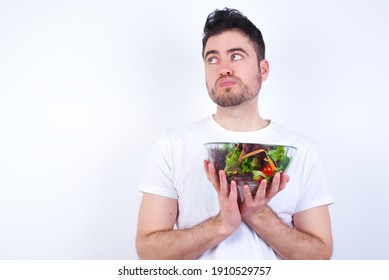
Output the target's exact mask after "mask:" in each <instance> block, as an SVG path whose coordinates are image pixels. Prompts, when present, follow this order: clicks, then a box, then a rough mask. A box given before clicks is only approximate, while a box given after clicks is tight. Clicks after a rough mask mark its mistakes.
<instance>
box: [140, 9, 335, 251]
mask: <svg viewBox="0 0 389 280" xmlns="http://www.w3.org/2000/svg"><path fill="white" fill-rule="evenodd" d="M203 58H204V65H205V76H206V83H207V88H208V93H209V96H210V98H211V99H212V100H213V101H214V102H215V103H216V104H217V109H216V113H215V114H214V115H213V116H211V117H208V118H206V119H204V120H201V121H198V122H195V123H193V124H189V125H186V126H182V127H179V128H176V129H172V130H170V131H167V132H166V133H164V134H163V135H162V136H161V137H160V139H159V140H158V141H157V144H156V145H155V147H154V149H153V151H152V156H151V159H150V162H149V164H148V166H147V168H146V172H145V176H144V177H143V179H142V181H141V184H140V186H139V190H140V191H142V192H143V198H142V202H141V206H140V210H139V220H138V232H137V240H136V245H137V252H138V256H139V258H140V259H281V258H282V259H329V258H330V257H331V255H332V233H331V222H330V215H329V210H328V205H329V204H331V203H333V199H332V197H331V195H330V193H329V191H328V188H327V185H326V178H325V176H324V171H323V166H322V164H321V159H320V155H319V153H318V151H317V148H316V146H315V144H314V143H313V142H312V141H311V140H309V139H308V138H306V137H304V136H302V135H300V134H298V133H295V132H292V131H290V130H288V129H286V128H284V127H282V126H281V125H278V124H277V123H275V122H274V121H270V120H266V119H263V118H262V117H261V116H260V114H259V112H258V93H259V90H260V88H261V84H262V81H265V80H266V78H267V76H268V74H269V63H268V61H267V60H266V59H265V45H264V42H263V39H262V35H261V32H260V31H259V30H258V29H257V28H256V27H255V26H254V25H253V24H252V23H251V21H249V20H248V19H247V18H246V17H245V16H243V15H242V14H241V13H240V12H238V11H237V10H233V9H227V8H226V9H224V10H216V11H214V12H213V13H212V14H210V15H209V16H208V18H207V21H206V24H205V27H204V37H203ZM215 141H218V142H222V141H224V142H251V143H252V142H256V143H269V144H282V145H291V146H295V147H297V148H298V151H297V154H296V156H295V158H294V159H293V163H292V166H291V167H290V169H289V171H288V174H289V175H290V176H289V175H288V174H286V173H278V174H276V175H275V177H274V179H273V181H272V184H271V186H270V188H269V189H266V180H262V182H261V184H260V186H259V188H258V191H257V193H256V194H255V195H251V193H250V191H249V189H248V186H244V187H243V197H244V200H243V202H242V203H239V204H238V200H237V197H238V194H237V186H236V183H235V182H233V181H232V182H231V184H230V186H228V185H227V180H226V175H225V174H224V172H223V171H220V173H219V175H220V179H219V177H218V176H217V174H216V171H215V167H214V166H213V165H212V164H211V163H210V162H208V161H206V160H204V158H205V154H204V147H203V144H204V143H207V142H215ZM201 161H203V165H201V163H200V162H201ZM212 186H213V187H212Z"/></svg>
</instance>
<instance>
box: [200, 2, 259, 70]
mask: <svg viewBox="0 0 389 280" xmlns="http://www.w3.org/2000/svg"><path fill="white" fill-rule="evenodd" d="M232 29H237V30H239V31H240V32H242V33H243V34H245V35H246V36H247V37H249V38H250V41H251V43H252V44H253V47H254V49H255V52H256V54H257V58H258V63H259V62H260V61H261V60H263V59H264V58H265V42H264V41H263V37H262V33H261V31H260V30H259V29H258V28H257V27H256V26H255V25H254V24H253V23H252V22H251V21H250V20H249V19H248V18H247V17H246V16H244V15H243V14H242V13H240V12H239V11H237V10H235V9H229V8H224V9H223V10H215V11H214V12H213V13H211V14H210V15H209V16H208V18H207V20H206V22H205V26H204V36H203V52H202V54H203V57H204V50H205V46H206V44H207V42H208V39H209V38H210V37H212V36H215V35H219V34H221V33H223V32H225V31H228V30H232Z"/></svg>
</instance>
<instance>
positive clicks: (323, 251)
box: [246, 207, 332, 259]
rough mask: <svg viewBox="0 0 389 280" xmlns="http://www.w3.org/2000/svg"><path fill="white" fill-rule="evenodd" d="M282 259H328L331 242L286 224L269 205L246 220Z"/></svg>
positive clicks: (330, 252) (330, 251)
mask: <svg viewBox="0 0 389 280" xmlns="http://www.w3.org/2000/svg"><path fill="white" fill-rule="evenodd" d="M246 223H248V224H249V226H250V227H251V228H253V229H254V230H255V232H256V233H257V234H258V235H259V236H260V237H261V238H262V239H263V240H265V241H266V242H267V243H268V244H269V245H270V246H271V247H272V248H273V249H274V250H275V251H276V252H277V253H278V254H279V255H280V256H281V257H282V258H283V259H329V258H330V257H331V254H332V244H326V243H325V242H323V240H321V239H320V238H318V237H316V236H314V235H312V234H309V233H305V232H302V231H299V230H296V229H295V228H290V227H289V226H288V225H286V224H285V223H284V222H283V221H282V220H281V219H280V218H279V217H278V216H277V214H275V213H274V212H273V211H272V210H271V209H270V208H269V207H267V208H266V209H265V210H264V212H263V213H261V214H259V215H256V216H253V217H252V218H251V219H248V220H246Z"/></svg>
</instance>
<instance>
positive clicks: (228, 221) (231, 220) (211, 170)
mask: <svg viewBox="0 0 389 280" xmlns="http://www.w3.org/2000/svg"><path fill="white" fill-rule="evenodd" d="M203 164H204V170H205V173H206V174H207V177H208V180H209V181H210V182H211V183H212V185H213V187H214V188H215V190H216V192H217V195H218V198H219V204H220V213H219V214H218V216H217V217H216V219H218V220H219V221H220V222H221V225H222V228H223V230H224V231H225V233H226V234H228V235H230V234H232V233H233V232H234V231H235V230H236V229H237V228H238V227H239V225H240V223H241V220H242V218H241V215H240V212H239V206H238V188H237V185H236V182H235V181H232V182H231V185H230V187H228V183H227V177H226V174H225V173H224V171H223V170H220V171H219V176H218V175H217V173H216V169H215V166H214V165H213V164H212V163H210V162H209V161H207V160H204V162H203Z"/></svg>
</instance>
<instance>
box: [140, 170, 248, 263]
mask: <svg viewBox="0 0 389 280" xmlns="http://www.w3.org/2000/svg"><path fill="white" fill-rule="evenodd" d="M204 167H205V168H208V166H207V165H206V164H205V165H204ZM211 168H213V166H212V167H211ZM212 171H213V172H214V171H215V170H214V169H212ZM214 187H215V189H216V191H217V193H218V197H219V203H220V213H219V214H218V215H217V216H215V217H211V218H209V219H207V220H205V221H204V222H202V223H200V224H198V225H197V226H194V227H192V228H188V229H181V230H174V229H173V228H174V224H175V222H176V219H177V213H178V206H177V200H176V199H172V198H167V197H163V196H159V195H153V194H148V193H145V194H144V195H143V198H142V202H141V206H140V209H139V217H138V231H137V239H136V248H137V252H138V257H139V258H140V259H196V258H198V257H199V256H201V255H202V254H203V253H204V252H205V251H207V250H208V249H211V248H213V247H215V246H216V245H217V244H219V243H220V242H222V241H223V240H224V239H226V238H227V237H228V236H230V235H231V234H232V233H233V232H234V231H235V230H236V229H237V228H238V227H239V225H240V222H241V215H240V212H239V206H238V204H237V197H238V191H237V187H236V184H234V185H232V186H231V189H230V188H228V187H227V184H226V182H223V187H222V186H221V185H220V184H218V183H217V182H214Z"/></svg>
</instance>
